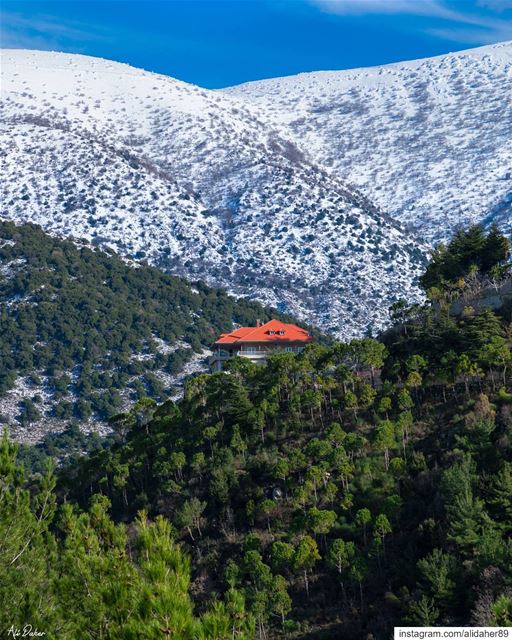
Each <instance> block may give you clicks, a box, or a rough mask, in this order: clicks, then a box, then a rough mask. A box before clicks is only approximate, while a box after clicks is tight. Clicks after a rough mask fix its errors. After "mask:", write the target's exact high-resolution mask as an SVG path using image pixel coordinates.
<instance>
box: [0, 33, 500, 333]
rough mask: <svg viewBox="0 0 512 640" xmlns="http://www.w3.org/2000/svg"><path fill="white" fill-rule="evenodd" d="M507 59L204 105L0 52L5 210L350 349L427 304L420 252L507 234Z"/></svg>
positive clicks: (104, 71) (261, 90)
mask: <svg viewBox="0 0 512 640" xmlns="http://www.w3.org/2000/svg"><path fill="white" fill-rule="evenodd" d="M511 52H512V45H511V44H506V45H497V46H495V47H486V48H483V49H479V50H474V51H470V52H466V53H464V54H456V55H454V56H445V57H442V58H436V59H432V60H425V61H418V62H415V63H404V64H399V65H390V66H386V67H380V68H375V69H367V70H359V71H347V72H327V73H314V74H305V75H300V76H295V77H291V78H282V79H276V80H269V81H265V82H259V83H250V84H247V85H242V86H240V87H233V88H229V89H226V90H221V91H209V90H205V89H201V88H199V87H196V86H193V85H190V84H186V83H183V82H180V81H177V80H174V79H172V78H168V77H165V76H161V75H157V74H153V73H149V72H146V71H142V70H138V69H134V68H132V67H129V66H127V65H124V64H119V63H115V62H109V61H105V60H100V59H96V58H90V57H85V56H79V55H70V54H60V53H48V52H38V51H22V50H7V51H3V52H2V64H1V67H2V128H1V136H0V154H1V158H2V176H3V181H2V182H3V188H2V191H1V194H0V197H1V211H0V215H2V216H4V217H6V218H9V219H13V220H19V221H26V220H32V221H34V222H37V223H38V224H40V225H41V226H43V227H44V228H45V229H47V230H50V231H51V232H53V233H56V234H59V235H73V236H77V237H81V238H87V239H89V240H91V241H93V242H94V243H96V244H99V245H101V246H107V247H111V248H113V249H115V250H116V251H118V252H120V253H122V254H124V255H129V256H132V257H137V258H145V259H147V260H149V261H150V262H152V263H153V264H156V265H158V266H161V267H163V268H166V269H169V270H171V271H172V272H174V273H178V274H180V275H184V276H186V277H188V278H191V279H199V278H201V279H204V280H206V281H207V282H208V283H209V284H212V285H217V286H219V285H220V286H224V287H226V288H228V289H229V290H230V291H232V292H233V293H236V294H238V295H247V296H253V297H255V298H258V299H260V300H262V301H264V302H267V303H271V304H274V305H280V306H281V308H285V309H286V310H287V311H290V312H293V313H295V314H297V315H299V316H301V317H303V318H306V319H307V320H309V321H311V322H314V323H317V324H319V325H320V326H322V327H324V328H327V329H331V330H333V331H335V332H336V333H337V334H338V335H341V336H351V335H355V334H358V333H361V332H363V331H364V330H365V329H366V328H367V327H368V326H374V325H375V324H377V325H379V324H382V323H384V322H385V320H386V309H387V307H388V306H389V304H390V303H391V302H392V301H393V300H394V299H396V298H399V297H409V298H414V297H415V296H416V297H417V296H418V295H419V294H418V291H417V289H416V287H415V284H414V279H415V277H416V276H417V274H418V273H419V271H420V270H421V266H422V265H421V263H422V260H423V259H424V256H425V252H426V247H425V244H424V239H425V238H427V239H434V238H439V237H443V236H446V235H447V234H448V233H449V231H450V230H451V229H452V228H453V226H454V225H456V224H457V223H459V222H466V221H468V220H483V219H488V220H490V219H491V218H493V217H496V218H499V219H500V220H501V221H505V222H508V221H509V218H510V215H509V214H510V195H509V194H510V190H511V189H510V185H511V183H512V181H511V180H510V171H509V170H510V169H511V167H510V160H511V149H510V148H509V147H512V145H510V144H507V143H510V141H511V139H512V136H511V132H512V123H511V117H510V113H511V112H510V84H511V59H512V53H511ZM354 185H357V186H354ZM404 223H405V224H408V225H410V228H409V229H408V230H404V228H403V226H400V225H403V224H404ZM417 238H420V239H421V240H418V239H417Z"/></svg>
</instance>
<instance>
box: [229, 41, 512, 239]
mask: <svg viewBox="0 0 512 640" xmlns="http://www.w3.org/2000/svg"><path fill="white" fill-rule="evenodd" d="M223 93H228V94H229V95H233V96H236V97H239V98H240V97H244V98H246V100H247V102H248V103H251V104H253V105H257V106H259V107H260V108H262V109H264V110H265V111H266V113H267V114H268V121H269V122H270V123H272V125H273V126H274V127H276V128H277V130H278V131H279V133H280V134H281V135H286V136H288V137H289V138H291V139H292V140H293V141H294V142H296V143H297V145H299V146H300V147H301V148H304V149H307V150H308V153H309V155H310V157H311V158H312V159H313V161H315V162H317V163H319V164H321V165H322V166H323V167H325V168H327V169H328V171H329V173H330V174H331V175H336V176H337V177H339V178H342V179H343V180H345V181H347V182H349V183H351V184H354V185H356V186H357V187H358V188H359V189H360V190H361V191H363V193H365V195H367V196H368V197H369V198H370V199H371V200H372V201H373V202H375V203H376V204H377V205H379V206H380V207H382V208H383V209H384V210H385V211H386V212H387V213H389V214H390V215H391V216H393V217H394V218H395V219H397V220H399V221H400V222H402V223H403V224H407V225H411V226H412V227H413V228H414V229H416V230H417V231H418V232H419V234H420V235H421V237H423V238H425V239H427V240H429V241H437V240H442V239H446V238H447V237H448V236H449V235H450V234H451V232H452V231H453V229H454V227H455V226H457V225H459V224H463V225H467V224H469V223H474V222H480V221H481V220H482V219H484V218H485V217H486V215H487V214H488V213H489V212H492V210H493V209H494V208H496V207H497V208H498V209H500V207H501V209H502V208H503V206H504V205H508V207H506V213H507V215H506V216H502V217H501V218H500V222H501V224H502V225H505V226H506V227H507V228H508V229H509V230H512V222H511V220H512V212H511V207H510V194H511V193H512V42H504V43H500V44H496V45H492V46H486V47H480V48H477V49H471V50H468V51H462V52H459V53H453V54H448V55H444V56H439V57H436V58H428V59H423V60H415V61H411V62H403V63H398V64H390V65H385V66H380V67H372V68H367V69H351V70H348V71H326V72H315V73H304V74H299V75H297V76H290V77H286V78H275V79H272V80H263V81H259V82H252V83H247V84H244V85H240V86H237V87H232V88H230V89H228V90H225V91H224V92H223ZM507 198H508V200H507ZM501 209H500V210H501Z"/></svg>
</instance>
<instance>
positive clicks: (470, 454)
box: [0, 227, 512, 640]
mask: <svg viewBox="0 0 512 640" xmlns="http://www.w3.org/2000/svg"><path fill="white" fill-rule="evenodd" d="M13 233H14V230H13ZM2 250H3V251H5V248H3V249H2ZM87 251H89V250H87ZM509 260H510V256H509V245H508V241H507V239H506V238H505V237H504V236H502V235H501V234H500V232H499V230H498V229H496V228H492V229H490V231H489V232H485V231H484V230H482V229H481V228H480V227H474V228H471V229H468V230H464V231H460V232H458V233H457V234H456V236H455V237H454V239H453V240H452V242H451V243H449V244H448V245H447V246H446V247H439V248H438V249H437V250H436V252H435V254H434V255H433V259H432V262H431V263H430V265H429V266H428V267H427V269H426V272H425V275H424V276H423V279H422V285H423V286H424V289H425V292H426V296H427V301H426V303H425V304H424V305H414V306H410V305H408V304H407V303H406V302H405V301H399V302H397V303H396V304H395V305H393V308H392V310H391V312H392V317H393V319H394V326H393V327H392V328H391V329H390V330H388V331H387V332H386V333H384V334H383V335H382V336H381V337H380V338H378V339H374V338H368V337H367V338H361V339H357V340H353V341H351V342H349V343H339V342H338V343H329V342H326V343H322V342H317V343H316V344H313V345H310V346H309V347H308V348H307V349H305V350H304V351H303V352H302V353H301V354H292V353H282V354H278V355H275V356H273V357H272V358H271V359H270V361H269V362H268V364H267V366H265V367H258V366H255V365H253V364H251V363H250V362H249V361H247V360H244V359H234V360H232V361H231V362H230V363H229V366H228V367H227V370H226V371H225V372H220V373H215V374H212V375H210V374H200V375H197V376H195V377H192V378H191V379H190V380H188V382H187V384H186V387H185V393H184V397H183V399H182V400H180V401H178V402H173V401H172V400H169V399H167V400H164V401H163V402H159V401H157V400H155V399H152V398H149V397H142V398H139V399H138V400H137V401H136V402H135V403H134V404H133V405H132V407H131V408H130V409H129V410H128V411H125V412H122V413H117V414H115V415H113V416H111V419H110V425H111V428H112V436H111V438H110V440H109V442H108V444H103V445H102V446H98V447H96V448H95V449H94V450H93V451H91V452H89V453H88V454H86V455H82V456H75V457H74V458H73V460H72V462H70V461H68V462H67V463H66V461H63V462H61V464H60V465H58V466H55V465H54V464H52V461H51V457H48V458H47V459H42V458H40V457H38V456H36V455H33V456H32V457H31V456H30V455H29V454H28V453H27V452H26V451H25V453H24V455H20V453H22V452H20V449H19V447H17V446H16V445H15V444H14V443H12V442H11V441H10V440H9V438H8V436H7V434H5V435H4V438H3V440H2V444H1V447H0V629H2V630H4V629H9V628H10V627H11V626H12V625H14V627H17V628H22V627H23V625H24V624H31V625H33V627H34V628H38V629H40V630H42V631H45V632H46V636H45V637H46V638H59V639H61V638H64V639H68V638H69V639H70V640H74V639H76V638H78V637H79V638H86V639H89V638H90V639H93V638H94V639H95V638H102V639H110V638H112V639H117V638H134V639H135V638H137V639H139V638H140V639H145V640H151V639H153V638H155V639H156V638H165V637H170V638H173V639H175V640H193V639H205V640H206V639H211V640H233V639H234V638H241V639H242V640H245V639H249V638H258V639H260V640H266V639H274V638H275V639H278V638H293V639H295V638H296V639H298V638H301V639H302V638H304V639H310V640H313V639H314V640H323V639H330V638H333V639H334V638H347V639H352V638H354V639H356V638H358V639H360V638H373V639H375V640H377V639H381V638H382V639H384V638H386V639H387V638H389V637H392V632H393V626H395V625H400V624H401V625H416V626H426V625H432V626H436V625H454V626H464V625H481V626H498V625H499V626H512V354H511V346H512V304H511V303H510V301H507V300H505V299H504V300H503V301H502V304H500V305H494V307H493V308H491V307H490V306H488V307H485V308H481V309H479V310H475V308H473V307H472V305H471V299H470V295H471V296H473V297H475V296H476V297H478V296H479V295H480V293H481V292H483V291H486V290H487V289H488V287H489V286H491V287H492V286H493V283H494V286H496V287H498V288H499V286H500V284H501V283H503V282H506V281H507V280H508V279H509V278H510V264H509ZM119 268H121V267H119ZM134 277H137V276H134ZM165 278H167V276H165ZM173 282H174V281H173ZM178 282H179V281H178ZM176 286H178V284H176ZM181 286H184V285H181ZM479 292H480V293H479ZM189 295H190V294H189ZM203 295H204V296H205V298H206V300H209V299H210V298H209V296H212V295H220V294H213V293H211V292H210V293H208V292H207V291H206V290H205V292H204V293H203ZM457 296H466V298H467V304H466V305H465V307H464V312H463V313H461V314H459V315H454V314H453V313H452V304H453V301H454V299H456V297H457ZM475 299H476V298H475ZM127 304H128V303H127ZM4 313H5V311H4ZM155 315H158V313H155ZM161 321H162V322H165V319H163V320H161ZM226 321H227V318H226ZM198 332H199V333H198V335H199V334H200V330H199V329H198ZM176 333H178V332H176Z"/></svg>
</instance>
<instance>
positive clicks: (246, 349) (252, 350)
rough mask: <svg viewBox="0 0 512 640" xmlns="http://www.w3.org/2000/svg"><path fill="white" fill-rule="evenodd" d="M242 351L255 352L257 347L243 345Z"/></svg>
mask: <svg viewBox="0 0 512 640" xmlns="http://www.w3.org/2000/svg"><path fill="white" fill-rule="evenodd" d="M244 351H245V352H246V353H256V351H257V349H256V347H245V349H244Z"/></svg>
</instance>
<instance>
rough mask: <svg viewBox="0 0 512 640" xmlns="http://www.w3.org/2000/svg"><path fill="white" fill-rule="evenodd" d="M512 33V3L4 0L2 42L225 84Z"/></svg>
mask: <svg viewBox="0 0 512 640" xmlns="http://www.w3.org/2000/svg"><path fill="white" fill-rule="evenodd" d="M507 39H512V0H138V1H134V0H86V1H84V0H2V3H1V22H0V42H1V44H2V46H3V47H15V48H20V47H21V48H31V49H49V50H56V51H67V52H75V53H84V54H87V55H93V56H100V57H103V58H110V59H113V60H119V61H122V62H127V63H129V64H132V65H134V66H137V67H142V68H144V69H148V70H151V71H157V72H159V73H165V74H167V75H171V76H174V77H176V78H180V79H182V80H186V81H188V82H194V83H196V84H199V85H201V86H204V87H222V86H227V85H231V84H237V83H239V82H244V81H247V80H256V79H260V78H268V77H272V76H280V75H288V74H293V73H298V72H300V71H315V70H319V69H346V68H350V67H359V66H367V65H373V64H383V63H387V62H395V61H398V60H407V59H412V58H419V57H425V56H432V55H438V54H441V53H446V52H448V51H455V50H459V49H465V48H469V47H473V46H479V45H483V44H489V43H493V42H499V41H502V40H507Z"/></svg>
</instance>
